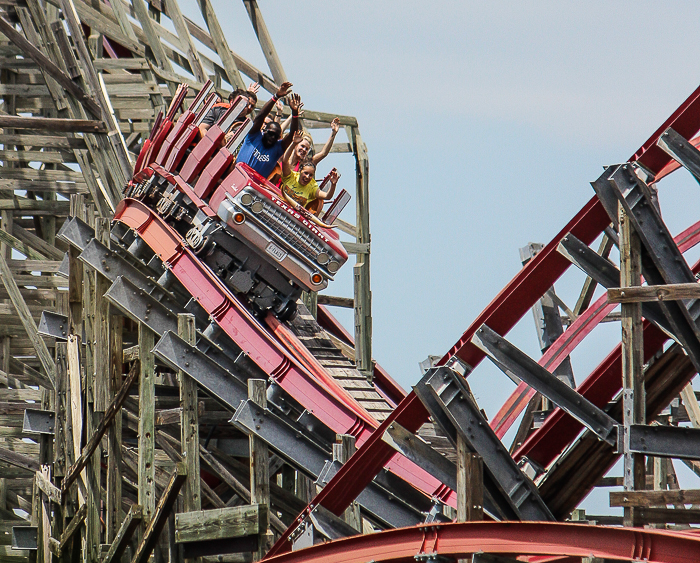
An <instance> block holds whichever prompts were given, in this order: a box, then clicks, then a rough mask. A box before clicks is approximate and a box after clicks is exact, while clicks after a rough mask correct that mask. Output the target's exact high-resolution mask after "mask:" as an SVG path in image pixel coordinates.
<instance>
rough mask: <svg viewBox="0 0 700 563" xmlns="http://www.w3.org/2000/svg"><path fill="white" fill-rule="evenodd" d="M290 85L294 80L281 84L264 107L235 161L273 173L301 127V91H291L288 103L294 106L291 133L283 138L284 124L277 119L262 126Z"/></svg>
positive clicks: (265, 175) (256, 169)
mask: <svg viewBox="0 0 700 563" xmlns="http://www.w3.org/2000/svg"><path fill="white" fill-rule="evenodd" d="M291 87H292V84H291V82H285V83H284V84H282V85H281V86H280V87H279V90H277V93H276V94H275V95H274V96H272V98H270V99H269V100H268V102H267V103H266V104H265V105H264V106H263V107H262V109H261V110H260V113H259V114H258V116H257V117H256V118H255V120H254V121H253V126H252V128H251V130H250V131H249V133H248V135H246V138H245V140H244V141H243V145H242V146H241V150H240V151H238V158H237V159H236V162H244V163H245V164H247V165H248V166H250V167H251V168H252V169H253V170H255V171H256V172H257V173H258V174H260V175H261V176H263V177H264V178H267V177H268V176H269V175H270V174H272V171H273V170H274V169H275V165H276V164H277V161H278V160H279V159H280V158H281V156H282V155H283V154H284V151H286V150H287V147H289V145H291V143H292V139H293V138H294V133H295V132H296V131H297V130H298V129H299V110H300V109H301V107H302V106H303V105H304V104H302V103H301V98H300V97H299V94H292V95H291V96H290V97H289V107H290V108H291V110H292V123H291V125H290V127H289V133H287V135H286V136H285V137H284V138H280V137H282V127H280V124H279V123H276V122H274V121H273V122H272V123H269V124H268V125H267V126H266V127H265V129H264V130H263V124H264V123H265V117H267V115H268V114H269V113H270V111H272V108H273V107H274V106H275V103H276V102H277V100H278V99H280V98H283V97H284V96H286V95H287V94H288V93H289V90H290V88H291Z"/></svg>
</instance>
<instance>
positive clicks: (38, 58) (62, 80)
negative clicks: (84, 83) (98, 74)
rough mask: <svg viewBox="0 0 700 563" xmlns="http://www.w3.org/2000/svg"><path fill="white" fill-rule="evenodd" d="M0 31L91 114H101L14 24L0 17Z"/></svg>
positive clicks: (86, 96)
mask: <svg viewBox="0 0 700 563" xmlns="http://www.w3.org/2000/svg"><path fill="white" fill-rule="evenodd" d="M0 31H1V32H2V34H3V35H5V37H7V38H8V39H9V40H10V41H12V43H14V44H15V45H16V46H17V47H19V48H20V49H21V50H22V52H23V53H24V54H25V55H27V56H28V57H29V58H31V59H32V60H33V61H34V62H35V63H36V64H37V65H39V67H40V68H41V69H42V70H43V71H44V72H45V73H46V74H48V75H49V76H51V78H53V79H54V80H55V81H56V82H58V83H59V84H60V85H61V87H62V88H65V89H66V91H68V92H70V93H71V94H72V95H73V96H74V97H75V98H76V99H77V100H79V101H80V103H81V104H83V106H84V107H85V108H86V109H88V110H89V111H90V113H91V114H92V115H94V116H95V117H97V118H100V117H101V116H102V112H101V111H100V106H98V105H97V103H95V100H93V99H92V98H90V97H89V96H88V95H87V94H86V93H85V92H84V91H83V89H82V88H81V87H80V86H78V85H77V84H76V83H75V82H73V81H72V80H71V79H70V77H69V76H68V75H67V74H66V73H65V72H63V70H61V69H60V68H59V67H58V66H57V65H55V64H54V63H53V62H52V61H51V60H50V59H49V58H48V57H47V56H46V55H44V53H42V52H41V51H39V49H37V48H36V47H35V46H34V45H32V44H31V43H30V42H29V41H27V39H26V38H25V37H24V36H23V35H22V34H21V33H20V32H19V31H17V30H15V28H14V26H13V25H12V24H11V23H9V22H8V21H7V20H6V19H5V18H2V17H0Z"/></svg>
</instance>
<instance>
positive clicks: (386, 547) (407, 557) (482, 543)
mask: <svg viewBox="0 0 700 563" xmlns="http://www.w3.org/2000/svg"><path fill="white" fill-rule="evenodd" d="M478 552H484V553H496V554H502V555H507V556H510V557H518V556H521V557H522V556H530V555H534V556H570V557H600V558H603V559H617V560H623V561H630V560H635V561H637V560H639V561H647V562H648V563H697V561H698V553H700V537H698V536H697V535H693V534H687V533H683V532H669V531H665V530H646V529H641V528H612V527H603V526H587V525H581V524H562V523H553V522H463V523H458V524H455V523H453V524H441V525H435V524H431V525H422V526H416V527H412V528H399V529H396V530H388V531H385V532H379V533H376V534H370V535H359V536H354V537H351V538H344V539H340V540H335V541H331V542H327V543H322V544H318V545H315V546H313V547H309V548H306V549H300V550H298V551H294V552H291V553H287V554H284V555H280V556H277V557H271V558H266V559H265V561H267V562H268V563H328V562H329V561H332V562H333V563H366V562H367V561H374V562H375V563H389V562H403V561H412V562H415V561H422V560H424V559H427V558H428V556H438V555H442V556H446V557H450V558H461V557H463V556H466V555H469V554H472V553H478Z"/></svg>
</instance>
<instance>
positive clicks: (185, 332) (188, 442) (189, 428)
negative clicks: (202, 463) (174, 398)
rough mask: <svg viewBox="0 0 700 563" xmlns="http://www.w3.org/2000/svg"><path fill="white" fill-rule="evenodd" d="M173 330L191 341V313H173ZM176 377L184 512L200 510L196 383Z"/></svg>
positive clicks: (183, 375) (193, 338)
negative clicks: (184, 472)
mask: <svg viewBox="0 0 700 563" xmlns="http://www.w3.org/2000/svg"><path fill="white" fill-rule="evenodd" d="M177 330H178V334H179V336H180V338H182V339H183V340H185V341H186V342H188V343H189V344H195V343H196V340H197V332H196V329H195V324H194V315H191V314H189V313H182V314H179V315H178V316H177ZM177 379H178V382H179V384H180V407H181V408H182V411H181V415H180V416H181V419H180V431H181V432H180V442H181V447H182V458H183V460H184V462H185V466H186V467H187V474H188V475H190V476H191V477H190V478H189V479H187V482H186V483H185V485H184V488H183V491H182V494H183V506H184V510H185V512H195V511H198V510H201V509H202V491H201V485H200V483H201V479H199V473H200V471H199V417H198V413H197V407H198V402H197V383H196V382H195V381H194V379H192V378H191V377H190V376H188V375H187V374H186V373H184V372H182V371H179V372H178V374H177Z"/></svg>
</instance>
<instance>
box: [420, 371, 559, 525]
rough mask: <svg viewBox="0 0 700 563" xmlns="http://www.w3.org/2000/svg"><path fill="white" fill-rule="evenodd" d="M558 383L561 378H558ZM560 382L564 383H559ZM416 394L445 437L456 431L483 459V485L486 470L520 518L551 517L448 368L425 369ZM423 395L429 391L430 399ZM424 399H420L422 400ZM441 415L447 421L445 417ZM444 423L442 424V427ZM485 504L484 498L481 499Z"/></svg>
mask: <svg viewBox="0 0 700 563" xmlns="http://www.w3.org/2000/svg"><path fill="white" fill-rule="evenodd" d="M560 383H561V382H560ZM562 385H566V384H564V383H562ZM414 390H415V392H416V394H417V395H418V397H419V398H420V399H421V401H423V398H424V397H425V398H426V399H428V400H427V403H428V404H426V405H425V406H426V408H427V409H428V411H429V412H430V413H431V414H437V415H438V416H436V422H438V423H439V424H440V425H441V426H443V429H444V430H445V432H446V434H447V436H448V437H450V438H451V439H453V440H454V439H455V432H459V433H460V435H461V436H462V438H463V439H464V440H465V442H466V443H467V444H468V445H469V447H470V448H471V449H472V450H473V451H475V452H477V453H478V454H479V455H481V457H482V458H483V460H484V469H485V471H484V485H485V488H486V489H487V490H489V489H490V488H491V487H488V484H487V480H486V474H488V475H489V476H491V477H492V479H493V482H495V483H497V484H498V486H499V488H500V490H502V491H503V492H504V493H505V494H506V495H507V499H508V500H509V503H510V504H511V506H512V507H513V509H514V510H515V511H516V515H517V516H516V517H517V518H519V519H522V520H538V521H552V520H554V517H553V516H552V513H551V512H550V511H549V509H548V508H547V506H546V505H545V503H544V501H543V500H542V499H541V498H540V495H539V493H538V491H537V488H536V487H535V485H534V484H533V482H532V481H530V479H529V478H528V477H527V476H526V475H524V474H523V473H522V471H520V469H518V466H517V465H516V464H515V462H514V461H513V458H512V457H511V456H510V454H509V453H508V450H506V449H505V447H504V446H503V444H502V443H501V441H500V440H499V439H498V437H497V436H496V434H494V432H493V430H492V429H491V427H490V426H489V425H488V422H487V421H486V419H485V418H484V416H483V414H481V411H480V410H479V407H478V405H476V403H475V402H473V401H472V399H471V393H470V392H469V389H468V388H467V387H466V384H465V383H464V382H463V381H462V380H461V378H460V377H459V376H458V375H457V374H455V373H454V372H453V371H452V370H450V369H447V368H444V367H441V368H437V369H433V370H430V371H428V373H426V375H425V376H424V377H423V379H421V381H420V383H419V385H417V386H416V387H415V388H414ZM426 395H431V396H432V399H433V401H432V402H431V401H430V400H429V398H428V397H426ZM425 403H426V401H424V404H425ZM435 404H437V406H439V408H440V410H441V411H442V413H444V416H439V413H435V412H434V411H435V410H436V409H435V408H434V407H435ZM445 418H447V419H448V420H449V422H446V421H445ZM445 426H446V427H445ZM484 505H486V502H484Z"/></svg>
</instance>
